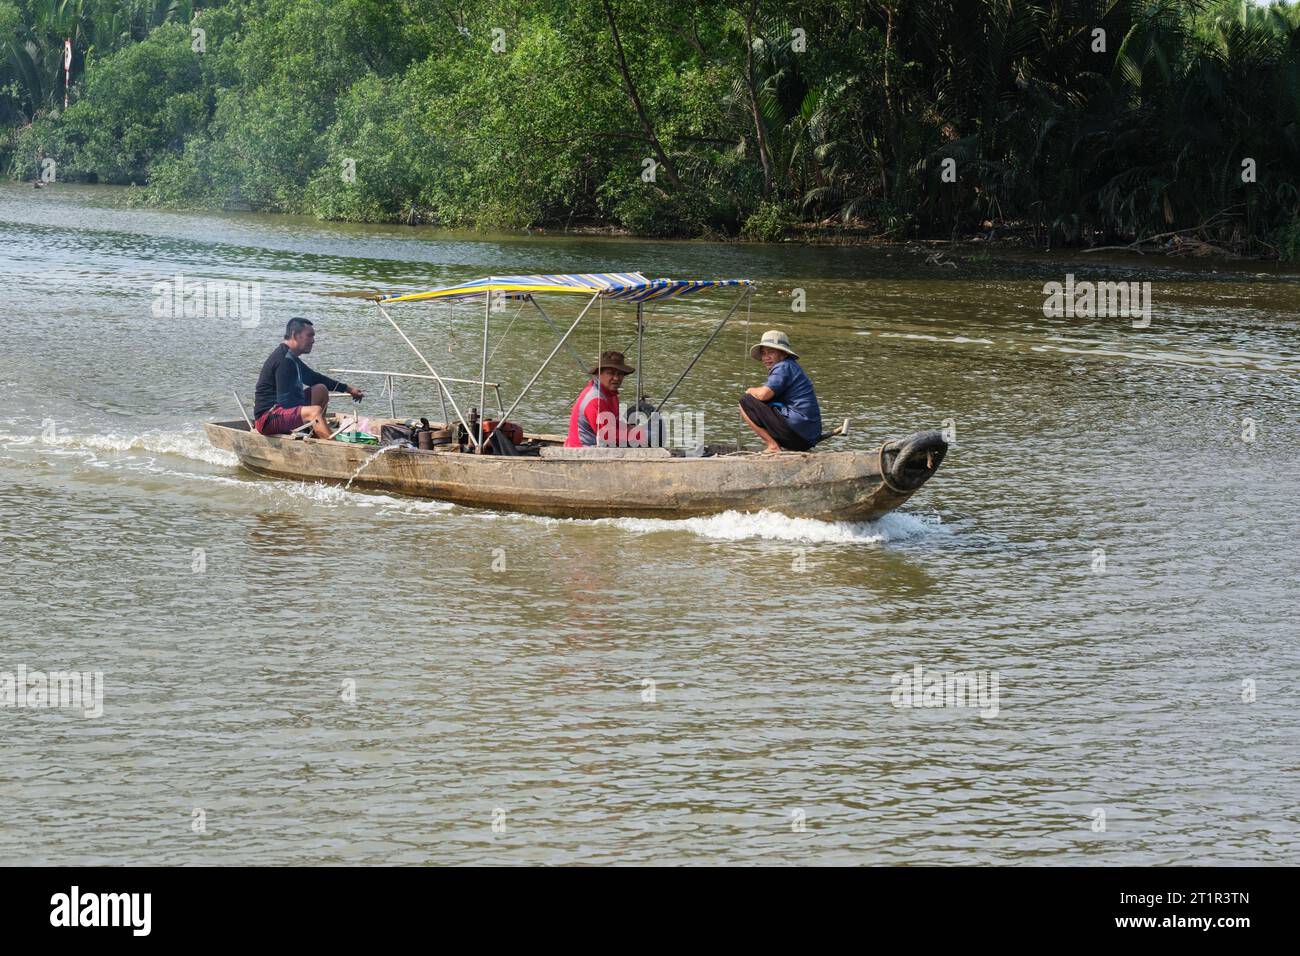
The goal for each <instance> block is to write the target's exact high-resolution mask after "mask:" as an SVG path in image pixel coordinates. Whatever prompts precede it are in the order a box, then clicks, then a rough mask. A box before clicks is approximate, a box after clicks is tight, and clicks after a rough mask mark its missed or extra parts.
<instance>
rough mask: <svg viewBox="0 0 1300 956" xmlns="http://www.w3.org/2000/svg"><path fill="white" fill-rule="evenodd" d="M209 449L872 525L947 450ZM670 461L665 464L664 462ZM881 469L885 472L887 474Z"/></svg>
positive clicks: (479, 490) (545, 440)
mask: <svg viewBox="0 0 1300 956" xmlns="http://www.w3.org/2000/svg"><path fill="white" fill-rule="evenodd" d="M204 428H205V429H206V430H207V433H208V439H209V440H210V441H211V442H212V444H213V445H215V446H217V447H218V448H223V449H225V450H227V451H230V452H233V453H234V454H235V455H236V456H237V457H238V458H239V462H240V464H241V465H243V466H244V467H245V468H247V469H249V470H250V471H254V472H257V473H258V474H262V475H273V476H277V477H281V478H293V479H302V480H307V481H321V482H327V483H339V484H343V483H348V482H351V484H352V486H353V487H364V488H371V489H375V490H382V491H388V492H395V493H397V494H404V495H414V496H418V497H422V498H434V499H438V500H440V501H451V502H455V503H457V504H461V505H469V506H472V507H477V508H492V509H497V510H502V511H520V512H524V513H527V514H539V515H551V516H555V517H567V518H608V517H624V516H626V517H644V518H688V517H694V516H697V515H710V514H719V513H721V512H724V511H764V510H767V511H776V512H779V513H781V514H785V515H790V516H791V517H795V518H818V519H820V520H823V521H869V520H873V519H875V518H878V517H880V516H881V515H883V514H885V513H886V512H888V511H892V510H893V509H894V508H897V507H898V506H899V505H901V504H902V503H903V502H904V501H906V500H907V499H908V498H910V497H911V496H912V494H913V493H914V492H915V491H916V490H917V489H918V488H920V487H921V485H923V484H924V483H925V482H926V480H927V479H929V477H930V476H931V475H932V474H934V472H935V470H936V469H937V468H938V467H939V464H940V463H941V462H942V461H943V457H944V454H945V453H946V451H947V448H948V446H947V443H946V442H945V441H944V440H943V436H942V435H941V434H940V433H939V432H937V431H930V432H919V433H917V434H916V435H913V436H911V437H910V438H907V439H904V440H902V441H894V442H888V443H886V444H885V445H883V446H881V448H879V449H877V450H876V451H872V452H852V451H841V452H818V451H812V452H782V453H781V454H779V455H760V454H756V453H754V452H742V451H738V450H736V449H735V447H734V446H709V445H706V446H704V448H703V454H702V455H699V456H689V455H686V454H674V453H673V452H672V451H670V450H669V449H665V448H645V449H637V448H590V449H572V448H567V449H566V448H563V447H562V441H561V440H560V438H559V436H550V435H547V436H525V437H527V438H530V439H532V440H534V441H537V442H539V443H541V444H542V449H541V454H540V455H539V456H537V457H531V456H530V457H519V456H507V455H491V454H484V455H479V454H474V453H473V451H472V450H469V451H466V452H461V451H460V449H459V446H456V445H452V446H448V449H450V450H448V449H439V448H435V449H432V450H429V451H422V450H420V449H417V448H410V447H403V446H396V445H395V446H390V447H388V448H383V449H378V450H377V449H376V448H375V446H374V445H352V444H346V443H344V442H339V441H326V440H323V439H319V438H297V439H295V438H290V437H288V436H285V435H272V436H268V435H261V434H258V433H257V432H255V431H250V430H249V428H248V425H247V424H246V423H245V422H243V421H228V422H215V423H208V424H206V425H205V426H204ZM659 453H662V454H659ZM882 465H883V468H884V470H883V472H882V470H881V468H882Z"/></svg>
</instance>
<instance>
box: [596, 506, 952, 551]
mask: <svg viewBox="0 0 1300 956" xmlns="http://www.w3.org/2000/svg"><path fill="white" fill-rule="evenodd" d="M596 523H597V524H600V523H608V524H612V525H614V526H616V527H619V528H622V529H623V530H625V531H633V532H637V533H654V532H662V531H689V532H690V533H692V534H696V535H699V536H700V537H702V538H712V539H714V540H718V541H741V540H745V539H747V538H761V539H766V540H769V541H805V542H809V543H812V544H887V543H889V542H893V541H902V540H904V539H906V538H915V537H919V536H920V535H924V534H930V533H932V532H935V531H943V532H944V533H946V529H944V528H943V525H942V523H941V522H940V520H939V518H938V517H937V516H934V517H931V516H921V515H916V514H909V513H907V512H902V511H893V512H890V513H889V514H887V515H885V516H884V517H882V518H880V519H878V520H876V521H853V522H849V521H835V522H831V521H816V520H814V519H812V518H791V517H788V516H787V515H783V514H778V513H776V512H774V511H759V512H755V513H752V514H746V513H743V512H739V511H725V512H723V513H722V514H717V515H709V516H708V517H705V518H680V519H676V520H667V519H663V518H602V519H599V521H597V522H596Z"/></svg>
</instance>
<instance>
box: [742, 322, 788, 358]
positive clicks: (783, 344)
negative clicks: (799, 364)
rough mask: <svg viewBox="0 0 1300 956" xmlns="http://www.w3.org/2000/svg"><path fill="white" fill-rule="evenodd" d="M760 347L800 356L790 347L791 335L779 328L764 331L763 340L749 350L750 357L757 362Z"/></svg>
mask: <svg viewBox="0 0 1300 956" xmlns="http://www.w3.org/2000/svg"><path fill="white" fill-rule="evenodd" d="M759 349H777V350H779V351H781V352H784V353H785V354H786V355H788V356H790V358H792V359H797V358H798V357H799V356H798V355H796V354H795V351H794V349H792V348H790V337H789V336H788V335H786V334H785V333H784V332H782V331H780V330H779V329H769V330H768V331H766V332H764V333H763V338H762V340H761V341H760V342H759V343H758V344H757V345H755V346H754V347H753V348H751V349H750V350H749V357H750V358H752V359H753V360H754V361H755V362H757V361H758V360H759Z"/></svg>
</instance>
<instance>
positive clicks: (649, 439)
mask: <svg viewBox="0 0 1300 956" xmlns="http://www.w3.org/2000/svg"><path fill="white" fill-rule="evenodd" d="M596 444H597V446H599V447H602V448H668V447H670V446H671V447H676V448H685V449H687V454H692V453H694V454H697V455H698V454H701V453H702V452H703V448H704V413H703V412H668V413H667V414H663V413H660V412H658V411H655V412H644V411H633V412H632V413H631V414H630V415H629V413H628V408H627V406H626V405H625V404H624V403H623V402H619V404H618V414H617V415H616V414H614V413H613V412H609V411H605V412H601V413H600V414H598V415H597V416H596Z"/></svg>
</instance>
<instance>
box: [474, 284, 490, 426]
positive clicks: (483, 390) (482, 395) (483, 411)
mask: <svg viewBox="0 0 1300 956" xmlns="http://www.w3.org/2000/svg"><path fill="white" fill-rule="evenodd" d="M491 316H492V290H491V289H489V290H488V291H486V292H484V293H483V364H482V366H481V367H480V368H479V373H478V382H479V384H478V441H477V442H475V444H476V445H477V446H478V447H479V448H480V449H481V448H482V447H483V422H484V421H485V420H486V419H487V353H488V319H489V318H490V317H491Z"/></svg>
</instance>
